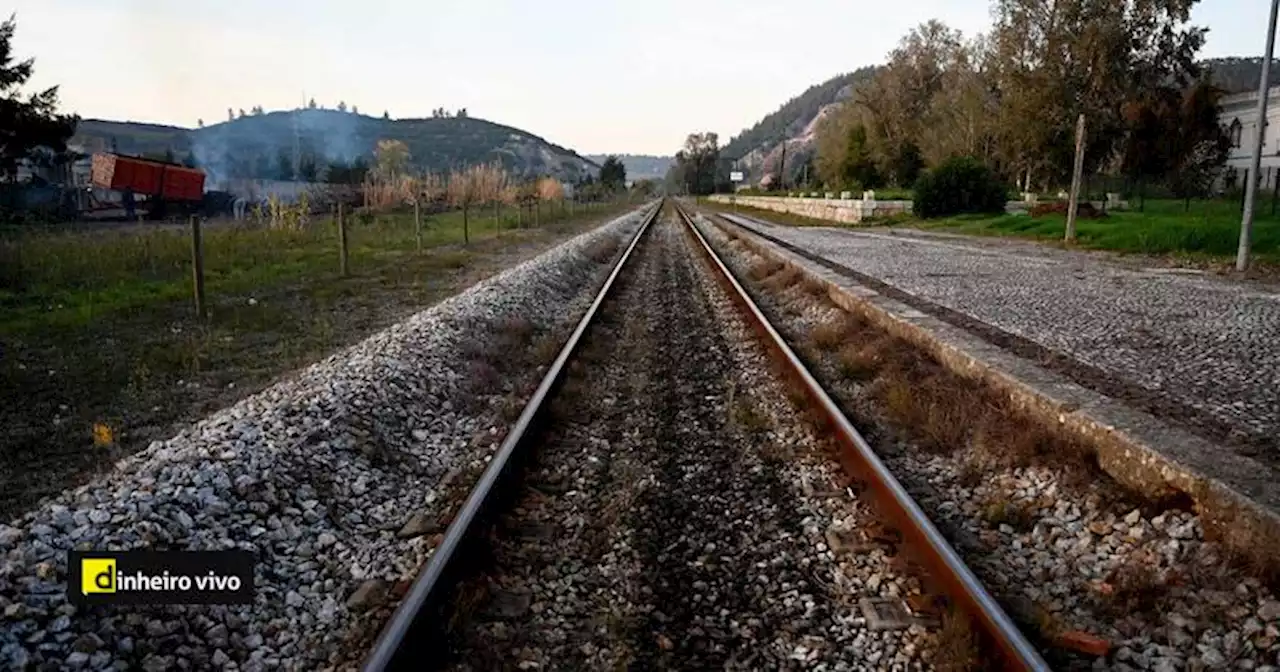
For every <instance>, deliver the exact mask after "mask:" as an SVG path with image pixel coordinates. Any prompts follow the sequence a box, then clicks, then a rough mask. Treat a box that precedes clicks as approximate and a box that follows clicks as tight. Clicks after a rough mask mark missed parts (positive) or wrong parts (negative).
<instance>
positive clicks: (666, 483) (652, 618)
mask: <svg viewBox="0 0 1280 672" xmlns="http://www.w3.org/2000/svg"><path fill="white" fill-rule="evenodd" d="M681 226H682V225H681V224H679V223H678V222H677V221H676V220H675V219H674V216H673V214H672V213H667V214H666V215H665V216H664V218H663V220H662V221H660V222H659V223H657V224H655V227H656V228H655V229H654V230H653V231H652V232H651V234H650V238H649V239H648V240H646V241H645V242H644V243H643V244H642V246H641V248H639V249H638V250H637V255H638V256H637V257H636V258H634V259H633V260H632V263H633V264H634V267H633V268H631V270H630V271H629V272H628V273H627V274H626V275H624V276H623V278H622V280H621V284H620V286H619V287H618V292H619V293H618V294H617V295H616V296H615V298H614V299H613V300H612V301H611V303H610V304H608V305H607V306H606V308H605V311H604V314H603V315H602V318H601V319H602V322H601V323H599V324H598V325H597V326H595V327H593V330H592V332H591V333H590V334H589V335H588V342H587V344H586V345H587V347H586V351H585V352H584V353H583V354H582V359H581V360H580V363H579V365H578V367H577V369H576V372H575V373H573V374H572V375H571V377H570V379H569V380H568V381H567V382H566V385H565V388H564V391H563V392H562V393H561V396H560V397H559V398H558V400H557V407H556V409H555V421H554V422H553V425H552V427H551V428H550V429H549V430H548V434H547V435H546V438H545V441H544V442H543V446H542V448H541V449H540V451H539V457H538V459H537V464H536V465H535V466H534V467H533V468H532V469H531V471H530V473H529V476H528V481H527V487H526V489H525V491H524V494H523V495H522V497H521V498H520V499H519V501H518V505H517V508H516V509H515V510H514V511H513V512H512V513H511V514H510V515H509V516H508V517H507V518H506V519H505V520H504V521H503V524H502V525H501V532H500V533H499V535H498V539H497V541H496V542H495V546H496V548H495V553H494V555H495V559H496V566H495V567H494V568H492V570H491V572H490V573H489V574H488V575H487V577H486V578H484V579H482V580H481V582H482V583H483V584H484V585H485V587H486V588H487V591H488V594H489V597H488V601H487V602H485V603H484V604H483V605H482V606H480V607H478V608H477V609H476V611H475V612H473V613H474V616H473V618H472V621H471V624H470V627H469V628H468V629H467V630H466V632H465V634H464V635H463V636H462V640H461V643H460V644H459V646H458V648H457V649H456V651H455V653H456V656H457V660H456V663H455V665H456V668H457V669H474V670H481V669H484V670H488V669H501V668H509V669H618V668H621V667H634V668H640V669H654V668H658V669H726V668H727V669H743V670H755V669H817V670H861V669H872V668H880V669H920V668H922V667H926V666H928V660H929V659H930V656H931V655H932V652H933V651H934V650H935V648H936V647H937V640H938V638H937V636H936V635H935V634H933V630H932V628H931V627H925V626H924V625H921V624H911V623H909V624H907V625H906V627H904V628H902V629H886V630H876V629H873V627H872V626H871V624H870V623H869V622H868V620H867V618H866V617H865V616H864V614H863V612H862V610H861V608H860V602H861V600H862V599H863V598H888V599H889V601H890V602H891V603H893V604H899V605H900V604H902V599H903V598H904V597H906V596H907V595H910V594H918V593H919V591H920V588H919V585H918V582H917V581H916V580H915V579H913V578H910V577H907V576H904V575H902V574H900V573H899V572H898V571H896V570H895V569H893V568H892V567H891V566H890V563H889V562H888V558H887V555H886V550H885V549H884V548H881V547H878V546H876V545H875V544H872V543H868V542H866V541H863V540H861V539H862V530H864V529H866V528H867V527H868V525H871V524H872V523H873V520H872V519H871V517H870V514H869V512H868V511H866V510H865V509H864V507H863V505H862V504H861V503H860V502H859V501H857V500H856V499H853V498H851V497H850V496H849V495H848V494H847V492H846V491H845V490H844V488H843V487H842V485H841V484H842V483H843V482H844V481H843V480H842V478H841V476H840V474H839V472H838V469H837V468H836V467H834V466H833V464H832V463H831V461H830V459H829V457H828V456H827V455H826V454H824V452H823V451H824V446H823V444H822V443H821V442H820V441H819V440H818V439H816V438H815V437H814V435H813V433H812V431H811V430H810V429H809V428H808V427H807V426H806V425H804V424H803V423H802V422H801V421H800V420H799V419H798V414H797V413H796V412H795V410H794V409H793V408H792V407H791V405H790V403H789V402H788V401H787V396H786V393H785V391H784V390H783V389H782V388H781V387H780V386H779V384H778V383H777V382H776V381H775V380H774V378H773V376H772V374H771V373H770V372H769V370H768V368H767V365H766V360H765V359H764V357H763V354H762V353H761V352H759V351H758V349H757V346H756V345H755V344H754V341H752V340H751V339H750V334H749V333H748V331H747V330H746V327H745V325H743V324H742V322H741V321H740V318H738V317H737V316H736V313H734V312H733V308H732V306H731V304H729V303H728V299H727V297H726V296H725V295H724V294H723V293H722V291H721V290H720V288H719V287H718V286H717V285H716V284H714V280H713V279H711V277H710V274H709V273H708V272H707V270H706V269H705V268H704V267H703V266H702V262H701V260H700V259H698V258H697V257H695V256H694V254H695V253H694V251H693V249H692V247H691V243H690V240H689V239H688V238H687V237H686V234H685V233H684V232H683V231H682V229H681ZM855 546H857V547H858V548H857V550H856V551H855V550H854V548H855ZM908 620H911V619H908Z"/></svg>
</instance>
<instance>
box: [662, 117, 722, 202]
mask: <svg viewBox="0 0 1280 672" xmlns="http://www.w3.org/2000/svg"><path fill="white" fill-rule="evenodd" d="M719 164H720V145H719V136H718V135H716V134H715V133H711V132H707V133H690V134H689V137H687V138H685V141H684V149H682V150H680V151H679V152H676V162H675V165H673V166H672V168H671V171H669V172H668V182H669V183H670V182H672V181H674V183H675V184H674V185H672V186H673V187H675V189H676V190H679V191H684V192H686V193H690V194H697V195H704V194H711V193H715V190H716V182H717V180H716V178H717V173H718V172H719Z"/></svg>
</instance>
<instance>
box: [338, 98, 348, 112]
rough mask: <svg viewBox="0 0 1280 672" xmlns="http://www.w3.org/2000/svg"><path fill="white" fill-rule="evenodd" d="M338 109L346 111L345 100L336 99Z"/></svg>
mask: <svg viewBox="0 0 1280 672" xmlns="http://www.w3.org/2000/svg"><path fill="white" fill-rule="evenodd" d="M338 111H339V112H346V111H347V101H345V100H339V101H338Z"/></svg>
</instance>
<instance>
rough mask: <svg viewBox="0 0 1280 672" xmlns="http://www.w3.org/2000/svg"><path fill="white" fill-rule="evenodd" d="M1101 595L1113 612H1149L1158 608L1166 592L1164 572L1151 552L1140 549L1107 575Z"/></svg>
mask: <svg viewBox="0 0 1280 672" xmlns="http://www.w3.org/2000/svg"><path fill="white" fill-rule="evenodd" d="M1105 585H1106V586H1107V589H1106V590H1105V592H1104V593H1103V594H1104V596H1105V597H1106V598H1107V603H1108V605H1107V606H1109V607H1110V608H1111V609H1112V610H1114V611H1115V612H1116V613H1122V614H1126V613H1132V612H1134V611H1150V610H1152V609H1154V608H1156V607H1157V606H1158V604H1159V603H1160V601H1161V600H1162V598H1164V597H1165V595H1166V594H1167V593H1168V585H1167V583H1166V581H1165V576H1164V572H1162V571H1160V568H1159V562H1158V560H1157V559H1156V557H1155V555H1154V554H1153V552H1152V551H1150V550H1148V549H1146V548H1140V549H1136V550H1133V551H1131V552H1130V553H1129V554H1128V555H1126V556H1125V558H1124V560H1122V561H1121V563H1120V565H1119V566H1117V567H1116V568H1115V569H1113V570H1111V573H1110V574H1109V575H1108V576H1107V579H1106V582H1105Z"/></svg>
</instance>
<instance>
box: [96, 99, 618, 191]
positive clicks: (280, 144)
mask: <svg viewBox="0 0 1280 672" xmlns="http://www.w3.org/2000/svg"><path fill="white" fill-rule="evenodd" d="M379 140H400V141H403V142H404V143H405V144H406V145H408V147H409V153H410V163H411V165H412V166H413V167H414V168H415V169H418V170H430V171H443V170H449V169H452V168H457V167H460V166H466V165H473V164H478V163H487V162H490V161H495V160H496V161H500V162H501V163H502V164H503V165H504V166H505V167H506V168H507V169H508V170H511V171H513V172H517V173H521V174H525V175H541V174H550V175H555V176H556V177H558V178H560V179H564V180H569V181H576V180H577V179H578V178H580V177H582V176H585V175H586V174H594V173H596V172H597V171H598V170H599V166H597V165H596V164H594V163H592V162H591V161H589V160H587V159H585V158H583V157H581V156H579V155H578V154H577V153H576V152H574V151H572V150H570V149H566V148H564V147H561V146H559V145H555V144H552V143H549V142H547V141H546V140H544V139H543V138H540V137H538V136H536V135H533V134H532V133H529V132H527V131H522V130H520V129H518V128H512V127H510V126H503V125H502V124H496V123H494V122H491V121H485V120H484V119H477V118H475V117H444V118H430V119H395V120H391V119H382V118H378V117H368V116H364V115H360V114H354V113H349V112H339V111H336V110H322V109H304V110H295V111H287V112H284V111H282V112H270V113H267V114H261V115H250V116H245V117H241V118H238V119H235V120H233V121H225V122H222V123H219V124H214V125H212V126H206V127H203V128H196V129H190V128H181V127H177V126H163V125H158V124H146V123H138V122H131V121H125V122H120V121H107V120H102V119H86V120H83V121H81V122H80V126H79V127H78V128H77V130H76V135H75V137H73V138H72V140H71V142H72V143H73V144H79V145H81V146H83V147H84V148H85V149H86V150H87V151H111V150H112V149H113V148H114V149H115V151H119V152H121V153H125V154H140V155H141V154H151V155H163V154H164V153H165V152H172V153H173V155H174V158H175V159H176V160H178V161H184V160H188V158H190V159H193V160H194V161H195V163H196V164H197V165H199V166H200V167H201V168H204V169H205V171H206V172H208V173H209V174H210V179H211V181H212V182H214V183H215V184H216V183H217V182H218V181H219V180H220V179H224V178H230V177H266V176H273V177H274V175H272V173H274V172H282V171H283V170H284V166H283V165H282V164H285V163H288V164H289V165H291V164H292V157H293V155H294V148H295V146H296V147H297V148H298V151H299V153H300V154H301V155H302V156H303V159H304V161H306V160H312V161H314V162H315V163H317V164H320V165H322V166H323V165H326V164H329V163H351V162H353V161H355V160H356V159H361V158H362V159H364V160H365V161H371V160H372V157H373V150H374V147H375V146H376V144H377V142H378V141H379Z"/></svg>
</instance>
